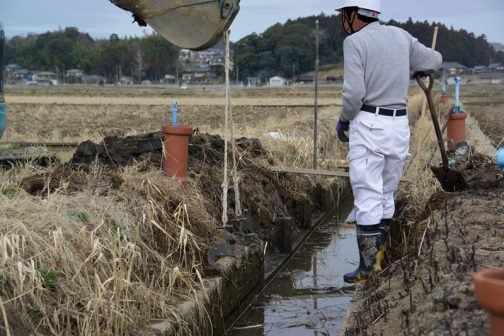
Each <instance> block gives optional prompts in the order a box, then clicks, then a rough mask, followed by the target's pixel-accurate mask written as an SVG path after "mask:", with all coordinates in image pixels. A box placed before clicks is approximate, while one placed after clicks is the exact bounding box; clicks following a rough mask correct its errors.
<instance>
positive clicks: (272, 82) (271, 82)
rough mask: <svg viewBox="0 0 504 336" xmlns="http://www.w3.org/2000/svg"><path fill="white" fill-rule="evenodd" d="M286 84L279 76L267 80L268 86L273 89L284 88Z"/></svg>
mask: <svg viewBox="0 0 504 336" xmlns="http://www.w3.org/2000/svg"><path fill="white" fill-rule="evenodd" d="M286 84H287V81H286V80H285V78H282V77H279V76H275V77H271V78H270V80H269V85H270V86H274V87H281V86H285V85H286Z"/></svg>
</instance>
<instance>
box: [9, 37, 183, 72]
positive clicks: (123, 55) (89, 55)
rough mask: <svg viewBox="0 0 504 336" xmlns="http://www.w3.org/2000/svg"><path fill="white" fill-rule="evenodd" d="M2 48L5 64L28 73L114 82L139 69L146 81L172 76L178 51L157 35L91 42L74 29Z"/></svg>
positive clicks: (18, 39)
mask: <svg viewBox="0 0 504 336" xmlns="http://www.w3.org/2000/svg"><path fill="white" fill-rule="evenodd" d="M5 47H6V48H5V54H6V55H5V58H6V59H5V64H11V63H14V64H17V65H20V66H22V67H24V68H27V69H31V70H47V71H54V72H64V71H66V70H69V69H80V70H83V71H85V72H86V73H88V74H97V75H102V76H104V77H106V78H115V77H116V76H117V74H118V73H119V72H120V73H122V74H124V75H130V74H131V73H132V72H135V73H136V72H138V69H139V67H140V68H141V70H142V73H143V76H144V78H149V79H159V78H162V76H164V75H165V74H167V73H175V68H176V63H177V60H178V55H179V51H180V49H179V48H177V47H175V46H174V45H172V44H170V43H169V42H168V41H166V40H165V39H164V38H163V37H161V36H160V35H159V34H150V35H146V36H144V37H126V38H119V36H118V35H117V34H111V35H110V38H109V39H104V40H94V39H93V38H91V36H89V35H88V34H86V33H82V32H79V30H78V29H77V28H74V27H68V28H65V29H60V30H58V31H54V32H47V33H43V34H31V35H28V36H27V37H20V36H16V37H13V38H11V39H9V40H8V41H7V43H6V46H5Z"/></svg>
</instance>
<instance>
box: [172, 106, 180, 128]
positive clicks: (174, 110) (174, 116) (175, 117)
mask: <svg viewBox="0 0 504 336" xmlns="http://www.w3.org/2000/svg"><path fill="white" fill-rule="evenodd" d="M178 107H179V105H178V103H177V101H175V100H174V101H172V126H177V125H178V115H177V114H178Z"/></svg>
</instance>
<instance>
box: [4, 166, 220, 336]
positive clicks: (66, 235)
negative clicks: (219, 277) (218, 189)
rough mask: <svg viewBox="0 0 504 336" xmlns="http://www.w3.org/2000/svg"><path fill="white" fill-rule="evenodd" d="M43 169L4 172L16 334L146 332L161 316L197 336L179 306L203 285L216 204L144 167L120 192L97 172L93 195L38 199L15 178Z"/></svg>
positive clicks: (8, 286)
mask: <svg viewBox="0 0 504 336" xmlns="http://www.w3.org/2000/svg"><path fill="white" fill-rule="evenodd" d="M34 171H35V168H33V167H29V166H28V167H24V168H23V169H22V170H17V172H16V173H14V172H13V171H11V172H8V173H3V175H2V181H3V182H2V186H1V193H0V208H1V210H0V222H1V223H2V226H1V227H0V274H1V284H2V286H1V287H0V293H1V294H0V295H1V298H2V300H3V307H5V309H6V312H7V314H6V316H5V318H6V319H7V320H6V321H5V325H6V324H7V323H8V321H9V320H10V321H11V323H10V326H11V327H12V328H14V329H13V330H16V328H21V326H23V325H24V326H30V328H32V329H33V330H34V331H35V332H36V333H37V334H54V335H70V334H77V335H98V334H101V335H126V334H143V333H144V332H145V330H146V329H145V328H146V325H147V324H148V323H149V322H150V321H153V320H156V319H161V320H169V321H172V322H173V323H174V324H175V325H179V327H180V328H181V329H180V332H181V334H184V330H186V334H188V333H189V332H188V330H189V328H187V326H185V325H184V324H183V322H182V321H180V320H179V318H178V315H177V312H176V311H175V310H174V306H175V305H176V303H177V302H181V301H185V300H189V299H192V298H193V297H194V295H195V294H194V293H195V290H197V289H200V288H201V286H200V283H201V281H200V280H201V278H200V274H201V257H200V256H201V255H202V253H203V252H204V250H205V248H206V246H207V245H208V244H210V243H212V240H213V239H214V238H215V237H216V232H215V230H214V228H215V226H216V223H215V220H214V219H213V218H212V217H211V216H209V214H208V213H207V212H206V210H205V209H206V208H205V206H204V205H205V203H206V200H205V199H203V198H202V197H201V196H199V194H198V192H197V191H196V190H194V189H193V188H192V187H191V186H188V187H187V188H186V189H184V188H181V187H180V185H178V184H177V183H175V182H171V183H167V181H166V178H165V177H164V176H162V174H161V173H160V172H140V171H138V170H137V169H136V167H128V168H126V169H125V170H124V171H121V172H120V173H119V176H118V178H121V179H123V180H124V183H123V184H122V186H121V187H120V188H119V189H117V190H113V189H111V188H110V186H108V185H104V183H103V180H102V176H103V175H104V174H107V173H106V172H104V171H102V170H101V169H99V168H96V171H95V172H94V173H92V174H90V175H88V177H87V181H86V184H87V186H86V188H85V191H84V192H79V193H67V192H66V191H65V185H61V187H60V189H59V190H57V191H55V192H51V193H48V194H47V195H45V196H44V197H33V196H30V195H28V194H26V193H25V192H24V191H22V189H21V188H19V185H18V184H17V183H15V181H17V180H19V178H20V177H22V176H24V175H29V174H32V173H33V172H34ZM212 237H213V238H212ZM12 321H18V323H19V321H22V323H21V324H20V325H18V326H16V323H15V322H12ZM26 330H28V329H26ZM26 330H25V331H24V332H27V331H26ZM4 331H5V330H4ZM18 332H21V331H20V330H18ZM14 334H16V333H14ZM19 334H22V333H19Z"/></svg>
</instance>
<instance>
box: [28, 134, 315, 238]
mask: <svg viewBox="0 0 504 336" xmlns="http://www.w3.org/2000/svg"><path fill="white" fill-rule="evenodd" d="M236 146H237V150H238V152H239V154H238V155H237V157H238V159H237V160H238V162H237V163H238V173H239V178H240V194H241V195H240V196H241V202H242V203H243V204H242V206H243V207H244V208H245V209H247V211H248V216H249V217H251V218H250V219H251V221H252V222H257V223H260V227H256V228H254V231H255V232H256V233H258V234H259V236H260V237H261V238H263V239H266V240H274V237H273V236H274V234H275V232H274V230H272V229H271V228H272V227H274V221H275V220H276V219H278V218H284V217H290V214H294V213H296V210H297V209H296V207H297V205H298V204H301V203H303V202H306V201H307V199H308V197H307V196H306V194H307V193H308V192H309V191H310V188H312V189H314V188H316V186H314V185H311V186H310V184H309V183H303V181H297V180H295V178H292V177H288V176H285V175H282V174H277V173H274V172H272V171H271V170H269V169H268V168H267V165H269V164H271V163H273V160H272V159H271V158H270V157H269V156H268V153H267V151H266V150H265V149H264V148H263V146H262V144H261V142H260V141H259V140H257V139H247V138H240V139H238V140H236ZM229 150H230V149H229ZM229 158H231V150H230V151H229ZM161 161H162V133H151V134H146V135H141V136H130V137H126V138H120V137H115V136H114V137H106V138H105V139H104V140H103V142H102V143H100V144H96V143H93V142H91V141H85V142H83V143H81V144H80V145H79V146H78V147H77V150H76V152H75V154H74V155H73V158H72V160H71V162H70V163H68V164H64V165H59V166H57V167H55V168H54V169H52V170H50V171H47V172H44V173H41V174H36V175H33V176H29V177H26V178H24V179H23V180H22V183H21V185H22V187H23V189H24V190H25V191H27V192H28V193H30V194H33V195H44V194H47V193H48V192H52V191H54V190H56V189H59V190H63V192H69V193H72V192H77V191H82V190H84V189H85V188H88V187H89V186H90V184H91V185H92V186H93V188H95V189H99V190H100V192H101V193H104V192H105V193H106V192H107V190H108V191H113V190H115V189H118V188H120V187H121V184H122V182H123V181H122V178H121V174H120V172H121V170H122V169H125V168H126V167H128V166H133V167H135V169H137V170H139V171H156V170H157V171H159V173H160V174H161V170H160V168H161ZM223 162H224V140H223V139H222V138H221V137H220V136H218V135H210V134H203V133H199V132H198V131H196V132H195V133H194V134H193V135H192V136H191V139H190V144H189V172H188V175H189V177H190V179H191V183H192V184H194V187H195V189H197V190H198V191H199V192H200V193H201V194H202V195H203V197H204V198H205V200H207V201H208V203H207V204H206V207H207V209H208V211H209V213H210V214H211V215H212V217H213V218H221V216H222V203H221V202H222V199H221V197H222V181H223ZM98 170H99V171H100V175H99V178H98V179H97V178H96V176H95V175H93V173H95V172H96V171H98ZM167 181H172V180H169V179H167ZM169 183H170V182H169ZM230 184H231V185H232V183H230ZM306 186H308V188H307V189H306V190H303V189H304V187H306ZM234 193H235V190H234V188H233V187H232V186H231V187H230V190H229V203H230V207H229V217H230V218H233V217H234V214H233V213H232V212H233V209H234V207H235V204H234V199H235V198H234ZM301 225H302V224H301V223H299V226H301Z"/></svg>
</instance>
